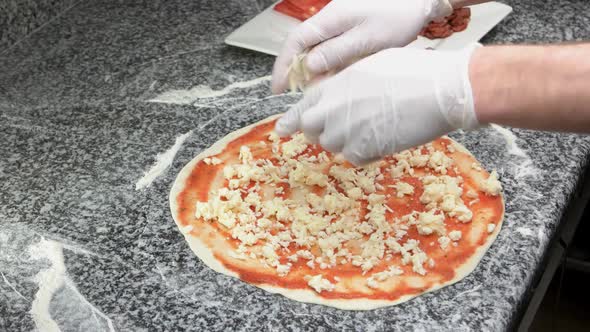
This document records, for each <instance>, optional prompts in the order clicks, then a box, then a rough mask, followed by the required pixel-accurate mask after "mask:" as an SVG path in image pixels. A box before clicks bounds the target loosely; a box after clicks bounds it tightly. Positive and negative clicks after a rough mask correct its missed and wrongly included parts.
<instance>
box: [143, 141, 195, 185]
mask: <svg viewBox="0 0 590 332" xmlns="http://www.w3.org/2000/svg"><path fill="white" fill-rule="evenodd" d="M192 133H193V132H192V130H191V131H189V132H188V133H186V134H184V135H181V136H178V137H177V138H176V142H175V143H174V145H173V146H172V147H171V148H170V149H169V150H168V151H166V152H164V153H162V154H159V155H158V156H157V157H156V163H155V164H154V165H153V166H152V168H150V170H149V171H147V172H146V173H145V174H144V175H143V177H142V178H141V179H139V180H138V181H137V183H136V184H135V190H141V189H144V188H147V187H149V186H150V185H151V184H152V182H154V180H155V179H156V178H157V177H158V176H160V175H161V174H162V173H164V171H165V170H166V169H168V167H170V165H171V164H172V161H173V160H174V156H176V153H177V152H178V150H180V147H181V146H182V143H184V141H185V140H186V139H187V138H188V137H189V136H190V135H191V134H192Z"/></svg>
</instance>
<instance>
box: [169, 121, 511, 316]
mask: <svg viewBox="0 0 590 332" xmlns="http://www.w3.org/2000/svg"><path fill="white" fill-rule="evenodd" d="M281 115H282V114H276V115H272V116H270V117H268V118H266V119H264V120H261V121H258V122H256V123H254V124H251V125H249V126H246V127H244V128H242V129H238V130H236V131H234V132H231V133H229V134H228V135H227V136H225V137H223V138H222V139H220V140H219V141H217V142H216V143H215V144H213V145H212V146H211V147H210V148H208V149H205V150H203V151H202V152H201V153H199V154H198V155H197V156H196V157H195V158H194V159H193V160H191V161H190V162H189V163H188V164H186V166H184V167H183V168H182V170H181V171H180V173H179V174H178V177H177V178H176V180H175V181H174V184H173V185H172V189H171V190H170V197H169V200H170V211H171V212H172V217H173V219H174V222H175V223H176V226H177V227H178V228H179V231H180V227H182V225H180V221H179V217H178V204H177V202H176V197H178V195H179V194H180V193H181V192H182V190H183V189H184V184H185V182H186V179H187V178H188V177H189V175H190V174H191V172H192V170H193V168H194V167H195V165H196V164H197V163H198V162H199V161H201V160H202V159H204V158H206V157H209V156H212V155H216V154H218V153H220V152H221V151H223V149H224V148H225V147H226V146H227V144H228V143H229V142H231V141H233V140H234V139H236V138H238V137H240V136H242V135H244V134H245V133H247V132H248V131H250V129H252V128H253V127H256V126H258V125H261V124H264V123H267V122H270V121H273V120H274V119H276V118H278V117H280V116H281ZM445 138H448V139H450V140H451V141H452V142H453V143H454V144H455V145H456V146H457V147H459V148H460V151H461V152H465V153H468V154H469V155H471V156H473V154H471V152H469V150H467V149H466V148H465V147H464V146H463V145H461V144H459V143H458V142H456V141H455V140H453V139H451V138H449V137H445ZM474 158H475V157H474ZM475 159H476V160H477V158H475ZM501 197H502V206H505V202H504V195H501ZM503 223H504V211H503V212H502V218H501V219H500V221H499V222H498V224H497V225H496V228H495V229H494V232H493V234H491V235H490V236H488V238H487V240H486V243H485V244H484V245H483V246H481V247H478V248H477V249H476V251H475V253H474V254H473V256H471V257H470V258H469V260H467V262H465V264H463V265H462V266H461V267H460V268H459V269H458V270H457V271H456V275H455V278H453V279H451V280H449V281H447V282H444V283H442V284H438V285H435V286H433V287H431V288H429V289H428V290H426V291H424V292H423V293H420V294H412V295H405V296H402V297H400V298H399V299H396V300H394V301H389V300H373V299H350V300H336V299H326V298H323V297H321V296H318V294H317V293H316V292H315V291H313V290H311V289H298V290H294V289H288V288H282V287H277V286H273V285H268V284H254V286H256V287H259V288H262V289H264V290H266V291H268V292H271V293H277V294H281V295H283V296H285V297H287V298H290V299H292V300H295V301H300V302H306V303H315V304H322V305H325V306H329V307H334V308H338V309H343V310H372V309H377V308H382V307H388V306H393V305H397V304H400V303H403V302H406V301H408V300H411V299H413V298H414V297H417V296H420V295H422V294H425V293H429V292H433V291H435V290H438V289H440V288H442V287H445V286H449V285H452V284H454V283H456V282H458V281H460V280H462V279H463V278H465V277H466V276H467V275H469V274H470V273H471V272H473V270H475V268H476V267H477V264H479V262H480V261H481V259H482V257H483V256H484V254H485V253H486V252H487V250H488V249H489V247H490V246H491V245H492V243H494V241H495V240H496V238H497V237H498V233H499V232H500V229H501V228H502V224H503ZM181 233H182V232H181ZM183 235H184V239H185V240H186V241H187V242H188V244H189V247H190V248H191V250H192V251H193V252H194V253H195V255H197V257H199V258H200V259H201V260H202V261H203V263H205V265H207V266H208V267H209V268H211V269H213V270H214V271H216V272H219V273H223V274H225V275H228V276H232V277H235V278H238V279H239V276H238V274H237V273H235V272H234V271H231V270H229V269H227V268H226V267H225V266H223V264H221V263H220V262H219V261H218V260H217V259H215V257H214V256H213V254H212V252H211V251H210V250H209V248H208V247H207V246H205V245H204V244H203V243H202V242H201V240H199V238H198V237H194V236H191V235H190V234H183Z"/></svg>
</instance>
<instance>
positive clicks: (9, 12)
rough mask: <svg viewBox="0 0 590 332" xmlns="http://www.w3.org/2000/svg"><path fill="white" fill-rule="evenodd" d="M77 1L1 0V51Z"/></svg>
mask: <svg viewBox="0 0 590 332" xmlns="http://www.w3.org/2000/svg"><path fill="white" fill-rule="evenodd" d="M76 3H77V1H75V0H0V53H2V52H3V50H6V49H7V48H9V47H10V46H12V45H14V44H15V43H16V42H18V41H19V40H22V39H24V38H25V37H27V36H28V35H29V34H30V33H32V32H33V31H35V29H37V28H39V27H41V26H43V24H46V23H48V22H49V21H50V20H51V19H53V18H55V17H56V16H58V15H59V14H61V13H63V12H64V11H66V10H67V9H68V8H70V7H72V6H74V5H75V4H76Z"/></svg>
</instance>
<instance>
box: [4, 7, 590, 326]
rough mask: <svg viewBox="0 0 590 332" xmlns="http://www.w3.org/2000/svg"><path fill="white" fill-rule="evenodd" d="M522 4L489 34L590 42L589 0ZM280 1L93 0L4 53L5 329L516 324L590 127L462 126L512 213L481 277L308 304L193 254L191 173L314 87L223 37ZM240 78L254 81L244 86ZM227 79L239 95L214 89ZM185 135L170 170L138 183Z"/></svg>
mask: <svg viewBox="0 0 590 332" xmlns="http://www.w3.org/2000/svg"><path fill="white" fill-rule="evenodd" d="M508 3H509V4H510V5H512V6H513V7H514V12H513V13H512V14H511V16H509V17H508V18H507V19H506V20H504V21H503V22H502V23H501V24H500V25H499V26H498V27H497V28H496V29H494V30H493V31H492V32H491V33H490V34H488V36H487V37H486V38H485V39H484V40H483V42H484V43H513V42H514V43H524V42H555V41H564V40H576V39H586V40H588V39H590V7H589V6H588V5H587V3H586V1H585V0H559V1H552V2H547V3H543V4H542V6H541V5H538V2H537V1H533V0H511V1H509V2H508ZM268 4H269V3H268V1H263V0H259V1H254V0H248V1H246V0H228V1H208V2H207V1H192V0H167V1H151V2H149V4H147V2H135V1H134V2H125V1H114V0H111V1H107V0H98V1H91V2H80V3H78V4H77V5H76V6H74V7H73V8H72V9H70V10H69V11H68V12H66V13H64V14H63V15H60V16H59V17H57V18H56V19H55V20H53V21H52V22H50V23H49V24H47V25H45V26H44V27H43V28H42V29H39V30H38V31H37V32H35V33H34V34H33V35H31V36H30V37H29V38H27V39H25V40H23V41H21V42H19V43H17V44H16V45H15V46H14V47H12V48H11V49H8V50H4V51H3V53H0V117H1V118H0V119H1V120H0V141H1V142H2V144H0V156H1V158H0V188H1V191H0V198H1V200H0V330H6V331H24V330H27V331H28V330H32V329H35V328H38V329H40V330H44V331H51V330H52V329H53V330H55V328H59V329H61V330H63V331H76V330H80V331H111V330H118V331H121V330H123V331H128V330H133V331H136V330H146V331H147V330H149V331H153V330H169V331H173V330H222V329H236V330H252V329H258V330H285V329H291V330H314V331H315V330H343V329H346V330H363V331H378V330H454V331H460V330H482V331H487V330H490V331H498V330H503V329H507V328H510V327H512V326H514V324H515V323H516V319H517V317H518V312H519V310H520V309H521V308H522V305H523V303H525V302H526V301H527V298H526V296H525V294H526V291H527V289H528V288H529V287H530V286H531V284H532V282H533V279H534V278H535V276H537V275H538V274H539V273H540V271H542V269H543V266H542V264H541V261H542V260H543V257H544V255H545V253H546V252H547V249H548V244H549V242H550V240H551V239H552V238H553V237H554V236H555V234H556V228H557V227H558V225H559V222H560V220H561V217H562V215H563V213H564V212H565V211H566V210H567V207H568V203H569V201H570V197H572V195H574V194H575V191H576V188H577V185H578V183H579V181H580V177H581V175H582V174H583V173H584V172H585V170H586V167H587V161H588V156H589V152H590V137H585V136H578V135H569V134H553V133H541V132H533V131H526V130H508V131H502V130H496V129H494V128H485V129H482V130H478V131H474V132H469V133H463V132H459V133H454V134H453V135H452V136H453V137H454V138H455V139H457V140H458V141H459V142H461V143H463V144H464V145H465V146H466V147H467V148H469V149H470V150H471V151H473V152H474V154H475V155H476V157H477V158H479V159H480V160H481V161H482V162H483V164H484V165H485V166H486V168H488V169H497V170H498V171H499V173H500V175H501V181H502V183H503V185H504V192H505V197H506V218H505V222H504V226H503V228H502V230H501V232H500V234H499V237H498V239H497V240H496V242H495V243H494V245H493V246H492V247H491V248H490V250H489V252H488V253H487V254H486V255H485V257H484V258H483V260H482V261H481V263H480V264H479V266H478V267H477V268H476V270H475V271H474V272H473V273H472V274H470V275H469V276H468V277H467V278H465V279H464V280H463V281H461V282H459V283H457V284H455V285H452V286H449V287H446V288H444V289H442V290H439V291H436V292H433V293H429V294H426V295H424V296H420V297H418V298H416V299H414V300H411V301H409V302H406V303H404V304H402V305H399V306H395V307H390V308H384V309H379V310H374V311H366V312H346V311H340V310H337V309H333V308H328V307H324V306H319V305H310V304H303V303H297V302H294V301H291V300H288V299H286V298H284V297H282V296H280V295H273V294H269V293H267V292H264V291H262V290H260V289H258V288H256V287H253V286H250V285H248V284H245V283H243V282H241V281H239V280H237V279H233V278H230V277H226V276H223V275H220V274H217V273H215V272H213V271H212V270H210V269H209V268H207V267H205V266H204V265H203V264H202V263H201V262H200V261H199V259H197V258H196V257H195V256H194V255H193V254H192V252H191V251H190V249H189V247H188V245H187V244H186V243H185V241H184V239H183V237H182V235H181V234H180V233H179V232H178V230H177V229H176V226H175V224H174V222H173V220H172V218H171V216H170V212H169V206H168V192H169V189H170V187H171V185H172V182H173V180H174V178H175V176H176V174H177V173H178V172H179V170H180V169H181V168H182V166H183V165H185V164H186V163H187V162H188V161H189V160H191V159H192V157H194V156H195V155H196V154H197V153H198V152H199V151H201V150H202V149H204V148H206V147H208V146H209V145H211V144H212V143H213V142H215V141H216V140H217V139H219V138H220V137H222V136H224V135H225V134H227V133H229V132H231V131H232V130H234V129H237V128H240V127H242V126H245V125H247V124H250V123H252V122H254V121H256V120H259V119H262V118H264V117H266V116H268V115H270V114H274V113H278V112H282V111H284V110H285V109H286V107H287V105H289V104H292V103H294V102H295V101H296V100H297V99H298V96H278V97H270V96H269V81H268V78H267V77H265V76H267V75H269V74H270V72H271V67H272V62H273V58H272V57H270V56H267V55H263V54H259V53H255V52H250V51H246V50H241V49H237V48H233V47H229V46H226V45H224V44H223V38H224V37H225V36H226V35H227V34H228V33H229V32H231V31H233V30H234V29H235V28H237V27H238V26H240V25H241V24H243V23H244V22H246V21H247V20H248V19H250V18H251V17H253V16H254V15H256V13H258V12H260V11H261V10H262V9H263V8H264V7H265V6H267V5H268ZM252 80H254V81H252ZM236 82H250V83H249V84H246V85H247V86H246V87H244V88H235V89H231V87H234V86H236V85H233V86H232V85H231V84H232V83H236ZM228 86H229V87H230V88H227V87H228ZM224 88H225V89H224ZM208 89H209V90H208ZM210 89H213V90H222V91H221V92H218V93H215V94H214V95H216V96H215V97H213V98H198V97H203V96H206V95H207V92H208V91H209V92H210ZM163 101H166V102H163ZM187 133H189V134H188V135H185V134H187ZM181 135H185V136H182V137H183V138H185V140H184V141H183V142H181V141H180V140H176V138H177V137H180V136H181ZM512 139H515V140H514V141H513V140H512ZM175 142H178V144H177V145H176V146H175ZM515 144H516V145H515ZM174 147H175V148H178V151H177V153H176V155H175V156H174V158H173V160H172V163H171V165H170V167H169V168H168V169H166V170H165V171H164V172H163V173H162V174H161V175H160V176H157V177H154V178H153V182H151V183H149V184H147V183H144V184H145V187H144V188H143V189H140V190H136V185H137V183H138V181H140V179H141V178H142V177H143V176H144V173H145V172H148V171H149V170H150V168H151V167H152V166H153V165H154V163H156V162H157V160H158V156H159V155H161V154H164V153H165V152H167V151H168V152H170V149H171V148H174ZM173 150H175V149H173ZM172 152H174V151H172ZM169 154H170V153H169ZM159 159H164V158H159Z"/></svg>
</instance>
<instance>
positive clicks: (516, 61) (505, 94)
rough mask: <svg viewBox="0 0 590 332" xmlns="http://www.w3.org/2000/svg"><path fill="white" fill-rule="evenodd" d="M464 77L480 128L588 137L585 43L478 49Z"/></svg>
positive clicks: (589, 57)
mask: <svg viewBox="0 0 590 332" xmlns="http://www.w3.org/2000/svg"><path fill="white" fill-rule="evenodd" d="M469 76H470V80H471V84H472V88H473V95H474V103H475V111H476V113H477V117H478V120H479V121H480V122H482V123H498V124H503V125H509V126H513V127H522V128H530V129H539V130H557V131H573V132H587V133H590V44H577V45H556V46H496V47H482V48H480V49H478V50H476V51H475V53H474V54H473V57H472V60H471V63H470V66H469Z"/></svg>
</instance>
